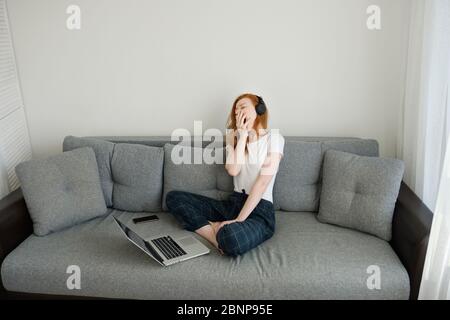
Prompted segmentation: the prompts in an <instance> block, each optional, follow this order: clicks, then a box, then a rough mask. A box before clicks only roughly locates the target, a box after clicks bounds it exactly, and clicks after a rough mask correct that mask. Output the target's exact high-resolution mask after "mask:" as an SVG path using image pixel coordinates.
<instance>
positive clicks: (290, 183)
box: [273, 137, 378, 212]
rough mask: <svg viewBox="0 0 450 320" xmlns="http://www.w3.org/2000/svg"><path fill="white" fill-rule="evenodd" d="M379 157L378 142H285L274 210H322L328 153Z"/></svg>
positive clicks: (321, 139)
mask: <svg viewBox="0 0 450 320" xmlns="http://www.w3.org/2000/svg"><path fill="white" fill-rule="evenodd" d="M330 149H333V150H342V151H347V152H351V153H355V154H358V155H365V156H378V143H377V141H375V140H368V139H351V138H342V139H338V138H336V139H325V138H318V139H317V140H315V141H314V139H313V138H311V140H310V141H308V140H304V141H302V140H298V139H289V137H288V138H287V139H286V146H285V148H284V150H285V153H284V157H283V158H282V159H281V163H280V167H279V171H278V174H277V177H276V179H275V185H274V190H273V193H274V194H273V199H274V207H275V209H276V210H283V211H309V212H316V211H318V209H319V198H320V189H321V182H322V179H321V175H322V164H323V157H324V154H325V152H326V151H327V150H330Z"/></svg>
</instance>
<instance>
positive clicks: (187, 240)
mask: <svg viewBox="0 0 450 320" xmlns="http://www.w3.org/2000/svg"><path fill="white" fill-rule="evenodd" d="M177 242H178V243H179V244H180V245H181V246H186V247H187V246H192V245H194V244H197V240H196V239H194V237H185V238H181V239H179V240H177Z"/></svg>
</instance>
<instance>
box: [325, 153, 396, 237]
mask: <svg viewBox="0 0 450 320" xmlns="http://www.w3.org/2000/svg"><path fill="white" fill-rule="evenodd" d="M403 171H404V164H403V162H402V161H400V160H397V159H385V158H374V157H363V156H358V155H354V154H350V153H346V152H340V151H336V150H329V151H327V152H326V154H325V160H324V166H323V185H322V193H321V197H320V209H319V214H318V219H319V220H320V221H322V222H327V223H333V224H337V225H340V226H344V227H348V228H352V229H356V230H360V231H363V232H367V233H370V234H373V235H376V236H378V237H380V238H382V239H384V240H387V241H389V240H391V234H392V217H393V213H394V207H395V202H396V200H397V196H398V192H399V189H400V184H401V181H402V177H403Z"/></svg>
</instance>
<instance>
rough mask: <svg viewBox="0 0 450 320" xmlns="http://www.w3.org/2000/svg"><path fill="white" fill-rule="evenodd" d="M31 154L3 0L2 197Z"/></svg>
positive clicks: (0, 43)
mask: <svg viewBox="0 0 450 320" xmlns="http://www.w3.org/2000/svg"><path fill="white" fill-rule="evenodd" d="M30 158H31V146H30V139H29V135H28V128H27V124H26V119H25V112H24V109H23V100H22V96H21V92H20V87H19V81H18V77H17V69H16V62H15V58H14V49H13V44H12V40H11V33H10V29H9V21H8V12H7V7H6V1H5V0H0V198H2V197H4V196H5V195H6V194H7V193H8V192H11V191H14V190H15V189H17V188H18V187H19V182H18V180H17V176H16V174H15V171H14V168H15V167H16V165H17V164H19V163H20V162H22V161H25V160H29V159H30Z"/></svg>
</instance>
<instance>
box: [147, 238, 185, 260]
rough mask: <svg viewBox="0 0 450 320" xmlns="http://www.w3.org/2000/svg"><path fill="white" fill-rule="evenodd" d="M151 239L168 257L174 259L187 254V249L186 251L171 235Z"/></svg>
mask: <svg viewBox="0 0 450 320" xmlns="http://www.w3.org/2000/svg"><path fill="white" fill-rule="evenodd" d="M151 241H152V243H153V244H154V245H155V246H156V247H157V248H158V249H159V251H161V252H162V254H163V255H164V257H166V259H173V258H176V257H180V256H184V255H185V254H186V251H184V250H183V249H182V248H181V247H180V246H179V245H178V243H176V242H175V241H174V240H173V239H172V238H171V237H170V236H166V237H161V238H158V239H153V240H151Z"/></svg>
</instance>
